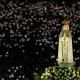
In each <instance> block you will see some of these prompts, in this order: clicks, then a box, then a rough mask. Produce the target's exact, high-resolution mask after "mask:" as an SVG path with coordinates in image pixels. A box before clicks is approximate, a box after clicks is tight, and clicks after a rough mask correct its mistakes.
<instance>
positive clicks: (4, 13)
mask: <svg viewBox="0 0 80 80" xmlns="http://www.w3.org/2000/svg"><path fill="white" fill-rule="evenodd" d="M66 16H68V18H69V20H70V30H71V34H72V38H73V54H74V61H75V62H76V65H75V66H79V65H80V59H79V57H80V2H79V1H75V0H70V1H64V0H56V1H53V0H51V1H48V0H45V1H43V0H40V1H39V0H31V1H30V0H23V1H21V0H13V1H12V0H10V1H8V0H0V80H34V79H33V77H34V75H36V74H41V73H42V72H43V71H44V69H45V68H46V67H49V66H55V65H57V60H56V59H57V55H58V39H59V33H60V31H61V28H62V25H63V21H64V19H65V17H66Z"/></svg>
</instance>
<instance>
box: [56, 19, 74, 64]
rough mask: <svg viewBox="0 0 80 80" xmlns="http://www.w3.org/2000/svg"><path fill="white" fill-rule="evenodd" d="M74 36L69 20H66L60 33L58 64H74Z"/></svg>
mask: <svg viewBox="0 0 80 80" xmlns="http://www.w3.org/2000/svg"><path fill="white" fill-rule="evenodd" d="M73 63H74V61H73V47H72V36H71V32H70V30H69V21H68V20H64V25H63V27H62V31H61V33H60V35H59V46H58V64H60V65H61V64H73Z"/></svg>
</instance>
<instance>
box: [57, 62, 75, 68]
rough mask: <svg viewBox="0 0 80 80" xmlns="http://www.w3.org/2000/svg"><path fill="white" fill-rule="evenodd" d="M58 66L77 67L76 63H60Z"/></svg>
mask: <svg viewBox="0 0 80 80" xmlns="http://www.w3.org/2000/svg"><path fill="white" fill-rule="evenodd" d="M58 65H59V66H60V67H72V66H74V65H75V62H73V63H58Z"/></svg>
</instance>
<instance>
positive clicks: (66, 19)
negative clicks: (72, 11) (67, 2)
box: [64, 17, 70, 25]
mask: <svg viewBox="0 0 80 80" xmlns="http://www.w3.org/2000/svg"><path fill="white" fill-rule="evenodd" d="M69 23H70V21H69V19H68V17H66V18H65V19H64V25H69Z"/></svg>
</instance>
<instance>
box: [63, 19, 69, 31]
mask: <svg viewBox="0 0 80 80" xmlns="http://www.w3.org/2000/svg"><path fill="white" fill-rule="evenodd" d="M63 30H64V31H68V30H69V20H68V19H66V18H65V20H64V25H63Z"/></svg>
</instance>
